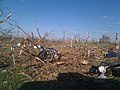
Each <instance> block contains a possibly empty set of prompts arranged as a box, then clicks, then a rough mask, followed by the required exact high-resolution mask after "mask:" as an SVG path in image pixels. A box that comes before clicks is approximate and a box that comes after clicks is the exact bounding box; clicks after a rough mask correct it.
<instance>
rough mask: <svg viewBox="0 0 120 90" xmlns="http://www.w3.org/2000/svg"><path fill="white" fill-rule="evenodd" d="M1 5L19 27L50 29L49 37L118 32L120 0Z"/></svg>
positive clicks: (14, 0)
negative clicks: (10, 13) (64, 34)
mask: <svg viewBox="0 0 120 90" xmlns="http://www.w3.org/2000/svg"><path fill="white" fill-rule="evenodd" d="M2 8H3V9H4V10H5V11H6V12H8V13H9V12H12V17H11V18H12V19H14V20H15V21H16V22H17V23H18V24H19V25H20V26H21V27H22V28H24V29H25V30H26V31H28V32H33V33H34V34H35V35H37V32H36V28H35V24H37V26H38V27H39V30H40V33H41V34H43V33H44V32H52V35H51V36H52V38H62V37H63V32H64V31H65V33H66V37H70V38H73V37H74V35H76V34H77V35H79V36H80V37H81V38H82V37H85V33H86V32H89V36H90V37H91V38H98V37H100V36H101V35H102V34H109V35H110V36H111V37H112V38H114V37H115V33H116V32H118V33H119V34H120V0H3V1H2Z"/></svg>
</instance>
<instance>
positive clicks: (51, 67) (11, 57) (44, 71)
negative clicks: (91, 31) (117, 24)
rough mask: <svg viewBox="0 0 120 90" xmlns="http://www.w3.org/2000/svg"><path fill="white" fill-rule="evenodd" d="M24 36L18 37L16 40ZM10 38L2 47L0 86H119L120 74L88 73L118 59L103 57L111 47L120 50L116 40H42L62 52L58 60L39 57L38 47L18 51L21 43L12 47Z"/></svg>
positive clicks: (101, 89)
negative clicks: (102, 42)
mask: <svg viewBox="0 0 120 90" xmlns="http://www.w3.org/2000/svg"><path fill="white" fill-rule="evenodd" d="M22 40H23V38H22V39H18V38H17V39H15V41H14V43H18V41H22ZM44 41H45V40H44ZM9 42H10V41H9V40H8V41H7V42H6V43H5V45H3V43H2V44H1V47H0V90H120V81H119V80H120V78H119V77H113V76H108V77H107V78H106V79H98V76H95V75H90V74H89V73H88V72H89V69H90V68H91V66H92V65H95V66H97V65H99V64H100V63H101V62H103V61H105V62H108V63H112V62H118V61H119V58H105V57H104V53H105V52H107V51H109V50H112V51H114V50H115V51H117V52H120V50H119V49H118V50H116V49H115V45H114V43H109V44H100V43H92V42H90V43H89V44H88V45H87V46H86V45H85V43H81V42H78V43H77V44H76V43H75V44H74V42H73V43H72V45H71V42H69V41H53V40H46V41H45V42H42V44H43V43H44V45H43V46H44V47H50V48H55V49H56V50H57V51H59V52H60V53H61V58H60V59H59V60H55V61H52V62H47V61H43V60H38V59H36V55H37V54H38V53H39V49H34V48H31V47H29V46H26V47H25V48H24V49H23V52H22V54H19V52H20V50H21V47H18V48H15V49H14V50H11V49H10V46H11V44H10V43H9ZM26 42H28V41H26ZM32 42H33V41H32ZM34 43H36V40H34ZM12 44H13V43H12ZM88 51H89V52H90V53H89V55H88Z"/></svg>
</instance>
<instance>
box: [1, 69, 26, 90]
mask: <svg viewBox="0 0 120 90" xmlns="http://www.w3.org/2000/svg"><path fill="white" fill-rule="evenodd" d="M23 78H25V76H24V75H22V74H16V73H13V72H12V71H10V70H0V90H17V89H18V88H19V87H20V86H21V85H22V84H23V83H24V81H22V79H23Z"/></svg>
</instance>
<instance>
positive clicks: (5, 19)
mask: <svg viewBox="0 0 120 90" xmlns="http://www.w3.org/2000/svg"><path fill="white" fill-rule="evenodd" d="M11 15H12V14H11V13H9V14H8V15H7V16H6V17H5V18H4V19H3V20H1V21H0V23H3V22H5V21H7V20H8V19H9V18H10V17H11Z"/></svg>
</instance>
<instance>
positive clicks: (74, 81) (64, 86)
mask: <svg viewBox="0 0 120 90" xmlns="http://www.w3.org/2000/svg"><path fill="white" fill-rule="evenodd" d="M19 90H120V81H117V80H112V79H106V80H103V79H95V78H91V77H87V76H83V75H82V74H79V73H60V74H58V77H57V80H52V81H33V82H27V83H25V84H23V85H22V86H21V87H20V88H19Z"/></svg>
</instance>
